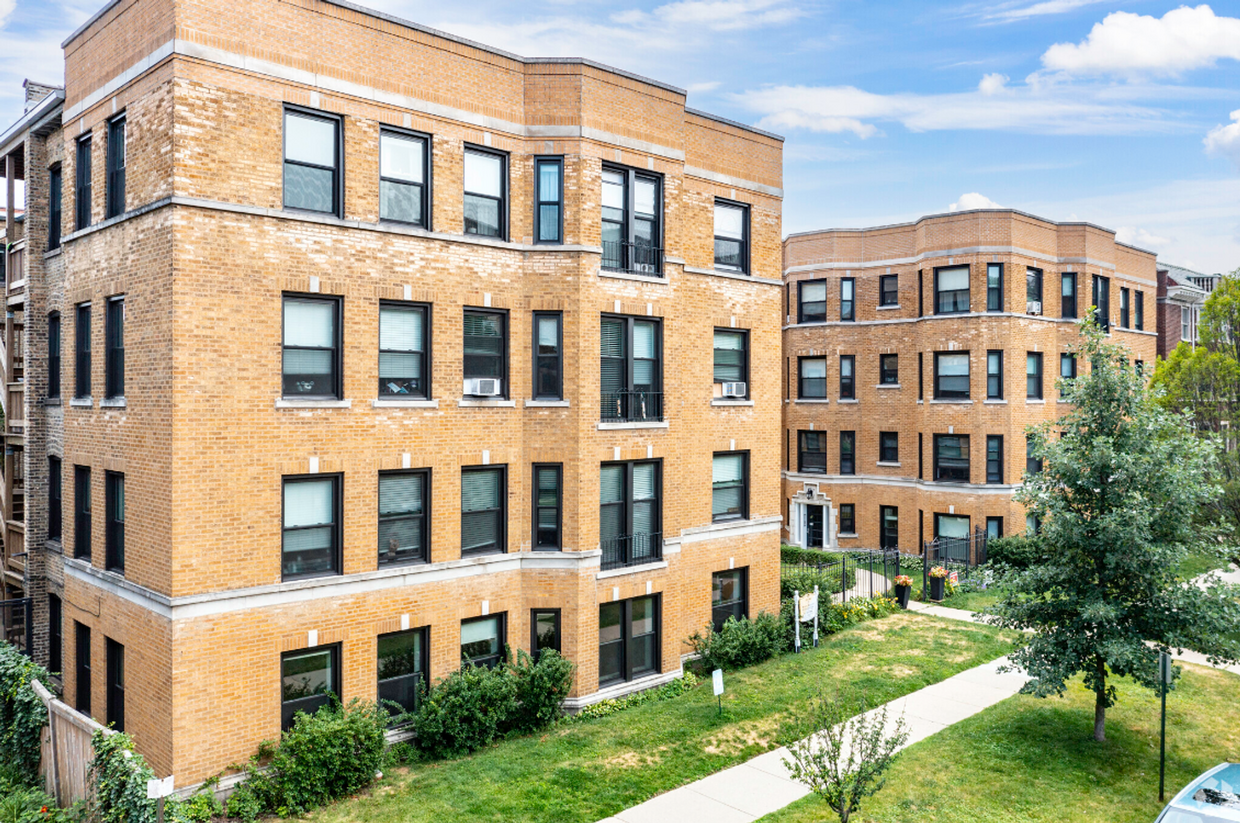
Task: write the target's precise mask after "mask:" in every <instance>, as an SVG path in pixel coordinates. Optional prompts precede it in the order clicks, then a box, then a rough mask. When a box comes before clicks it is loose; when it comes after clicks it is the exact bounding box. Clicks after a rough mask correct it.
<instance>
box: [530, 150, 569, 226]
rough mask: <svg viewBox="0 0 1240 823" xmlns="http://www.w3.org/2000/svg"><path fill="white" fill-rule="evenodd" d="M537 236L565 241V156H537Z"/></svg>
mask: <svg viewBox="0 0 1240 823" xmlns="http://www.w3.org/2000/svg"><path fill="white" fill-rule="evenodd" d="M534 187H535V195H536V202H535V204H534V239H535V241H536V242H538V243H563V242H564V158H563V157H536V158H534Z"/></svg>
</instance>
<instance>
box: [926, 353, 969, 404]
mask: <svg viewBox="0 0 1240 823" xmlns="http://www.w3.org/2000/svg"><path fill="white" fill-rule="evenodd" d="M961 356H963V357H964V359H965V362H966V363H968V364H969V372H968V374H967V375H966V383H967V386H968V387H967V388H966V389H965V390H964V392H963V393H962V392H960V391H958V390H956V389H951V390H947V391H945V390H944V389H943V388H942V386H941V384H940V375H939V361H940V359H941V358H943V357H961ZM952 376H953V377H956V376H958V375H952ZM972 396H973V356H972V352H970V351H968V350H961V349H954V350H951V351H936V352H935V353H934V399H935V400H969V399H971V398H972Z"/></svg>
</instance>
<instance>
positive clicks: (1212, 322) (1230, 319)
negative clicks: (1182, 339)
mask: <svg viewBox="0 0 1240 823" xmlns="http://www.w3.org/2000/svg"><path fill="white" fill-rule="evenodd" d="M1232 329H1235V330H1236V331H1237V334H1234V335H1233V334H1232V333H1231V332H1232ZM1197 333H1198V336H1199V337H1200V338H1201V342H1202V344H1203V345H1204V346H1205V347H1206V348H1207V349H1210V350H1211V351H1216V352H1224V353H1226V354H1228V355H1230V356H1231V359H1232V360H1237V361H1240V269H1236V270H1235V271H1233V272H1232V273H1231V274H1229V275H1227V276H1226V277H1224V278H1223V279H1222V280H1221V281H1219V284H1218V286H1216V287H1215V289H1214V291H1212V292H1210V296H1209V297H1207V298H1206V303H1205V305H1204V306H1202V308H1201V319H1200V321H1199V322H1198V325H1197Z"/></svg>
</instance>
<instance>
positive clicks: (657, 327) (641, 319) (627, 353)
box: [599, 312, 664, 422]
mask: <svg viewBox="0 0 1240 823" xmlns="http://www.w3.org/2000/svg"><path fill="white" fill-rule="evenodd" d="M614 322H620V323H623V329H622V331H621V334H622V336H623V340H624V355H623V356H622V357H620V358H617V357H611V356H606V359H609V360H621V359H622V360H623V368H622V373H623V380H622V381H621V385H622V386H623V388H621V389H619V390H617V391H616V392H613V394H619V395H620V396H619V397H611V398H608V397H606V396H604V394H603V386H602V380H601V378H600V381H599V418H600V420H603V421H608V422H641V421H660V420H662V419H663V361H664V358H663V318H661V317H650V316H648V315H641V316H637V315H630V314H612V313H610V312H603V313H602V315H601V316H600V319H599V362H600V366H599V369H600V373H601V372H602V361H603V360H604V358H605V356H604V355H603V336H602V329H603V325H604V324H606V323H614ZM638 323H651V324H652V325H653V327H654V358H653V362H654V364H655V365H654V367H653V369H652V375H651V379H652V381H653V384H652V385H651V387H650V388H649V389H646V388H638V385H639V384H638V383H637V370H636V369H635V368H634V364H635V362H636V361H637V360H639V359H645V358H638V357H637V355H636V346H635V345H634V344H635V342H636V340H637V336H636V333H635V329H636V328H637V324H638Z"/></svg>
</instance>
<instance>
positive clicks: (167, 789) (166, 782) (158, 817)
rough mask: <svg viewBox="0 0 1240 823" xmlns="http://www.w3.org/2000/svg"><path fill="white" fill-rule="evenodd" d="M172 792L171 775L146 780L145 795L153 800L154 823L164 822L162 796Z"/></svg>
mask: <svg viewBox="0 0 1240 823" xmlns="http://www.w3.org/2000/svg"><path fill="white" fill-rule="evenodd" d="M170 794H172V775H168V776H167V777H165V778H164V779H163V780H160V779H159V778H158V777H155V778H152V779H150V780H148V781H146V796H147V797H148V798H150V799H152V800H154V801H155V823H164V798H165V797H167V796H168V795H170Z"/></svg>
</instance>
